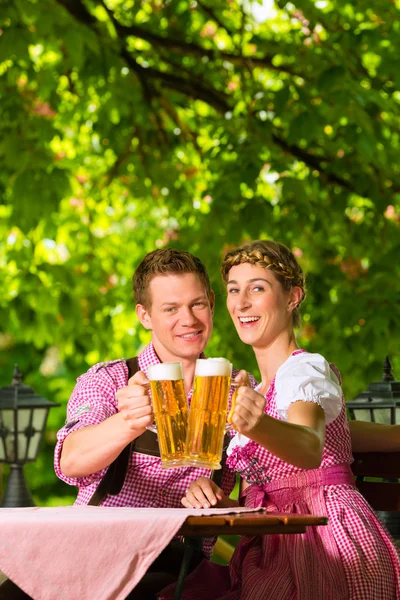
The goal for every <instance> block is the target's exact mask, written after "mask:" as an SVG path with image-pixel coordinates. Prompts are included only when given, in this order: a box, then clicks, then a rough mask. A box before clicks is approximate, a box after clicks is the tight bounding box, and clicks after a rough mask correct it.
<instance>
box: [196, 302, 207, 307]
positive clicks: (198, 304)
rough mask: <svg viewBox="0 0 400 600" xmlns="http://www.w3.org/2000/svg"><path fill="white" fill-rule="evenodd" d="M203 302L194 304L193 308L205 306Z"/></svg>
mask: <svg viewBox="0 0 400 600" xmlns="http://www.w3.org/2000/svg"><path fill="white" fill-rule="evenodd" d="M205 305H206V304H205V302H195V303H194V304H193V306H205Z"/></svg>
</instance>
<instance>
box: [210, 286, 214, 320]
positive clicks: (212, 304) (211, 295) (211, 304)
mask: <svg viewBox="0 0 400 600" xmlns="http://www.w3.org/2000/svg"><path fill="white" fill-rule="evenodd" d="M210 308H211V314H212V316H214V309H215V294H214V292H213V291H212V290H211V292H210Z"/></svg>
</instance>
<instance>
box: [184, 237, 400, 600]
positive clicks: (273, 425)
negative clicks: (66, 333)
mask: <svg viewBox="0 0 400 600" xmlns="http://www.w3.org/2000/svg"><path fill="white" fill-rule="evenodd" d="M222 273H223V278H224V280H225V282H226V284H227V291H228V297H227V306H228V310H229V313H230V315H231V317H232V319H233V322H234V324H235V327H236V329H237V332H238V334H239V337H240V339H241V340H242V341H243V342H244V343H246V344H249V345H251V346H252V347H253V350H254V352H255V355H256V359H257V362H258V366H259V369H260V373H261V376H262V382H261V384H260V385H259V386H258V388H256V390H253V389H251V388H249V387H246V386H243V387H241V388H239V391H238V395H237V401H236V407H235V410H234V414H233V416H232V423H233V424H234V426H235V428H236V429H237V431H238V434H237V435H236V436H235V437H234V438H233V440H232V442H231V445H230V448H229V458H228V464H229V465H230V466H231V468H234V469H236V470H237V471H238V472H239V473H240V474H241V475H242V478H243V485H242V494H241V504H243V505H245V506H249V507H255V506H265V507H266V508H267V510H271V511H279V512H291V513H293V512H296V513H314V514H321V515H327V516H328V517H329V525H328V526H326V527H319V528H309V529H308V531H307V532H306V533H305V534H301V535H296V536H286V535H281V536H280V535H268V536H257V537H251V538H249V537H245V538H242V539H241V541H240V543H239V545H238V547H237V548H236V551H235V554H234V556H233V558H232V561H231V563H230V586H228V588H227V587H226V586H225V589H223V587H224V586H221V588H220V589H219V590H218V589H215V590H212V584H211V583H210V584H209V585H210V588H211V589H209V591H208V593H207V597H208V598H223V599H224V600H236V599H239V598H240V599H244V600H266V599H271V600H272V599H273V600H289V599H298V600H300V599H301V600H307V599H310V600H315V599H317V598H318V599H320V598H321V599H323V600H348V599H357V600H358V599H368V600H382V599H383V598H385V600H391V599H394V598H400V566H399V557H398V554H397V550H396V548H395V546H394V544H393V541H392V540H391V538H390V536H389V534H388V533H387V532H386V530H385V529H384V527H383V526H382V525H381V523H380V522H379V521H378V519H377V518H376V516H375V514H374V512H373V511H372V509H371V508H370V507H369V505H368V504H367V502H366V501H365V499H364V498H363V497H362V496H361V494H360V493H359V492H358V491H357V489H356V488H355V486H354V478H353V476H352V474H351V469H350V466H349V465H350V463H351V462H352V460H353V459H352V454H351V442H350V433H349V428H348V423H347V419H346V409H345V403H344V399H343V394H342V390H341V382H340V375H339V373H338V371H337V370H336V368H335V367H334V366H333V365H331V364H329V363H328V362H327V361H326V360H325V359H324V358H323V357H322V356H321V355H320V354H311V353H308V352H305V351H303V350H301V349H299V348H298V346H297V343H296V338H295V335H294V332H293V327H294V326H296V325H298V322H299V313H298V308H299V305H300V304H301V302H302V300H303V299H304V293H305V281H304V275H303V273H302V270H301V268H300V266H299V265H298V263H297V261H296V259H295V257H294V256H293V255H292V253H291V252H290V251H289V250H288V249H287V248H286V247H285V246H282V245H281V244H277V243H274V242H269V241H258V242H252V243H250V244H246V245H244V246H242V247H240V248H237V249H235V250H232V251H231V252H228V254H226V256H225V258H224V261H223V266H222ZM229 502H231V501H229V500H228V499H226V498H224V495H223V492H222V491H221V490H220V489H219V488H217V487H216V486H215V485H214V484H212V482H211V483H210V482H209V481H207V480H203V479H201V480H198V481H197V482H194V483H193V484H191V486H190V488H189V490H188V491H187V493H186V496H185V498H184V499H183V500H182V503H183V505H184V506H186V507H198V506H200V505H201V506H207V505H213V506H217V505H218V506H223V505H227V504H228V503H229ZM210 579H211V578H210ZM210 579H208V581H209V582H210ZM184 597H185V598H186V597H187V598H192V597H193V598H194V597H196V594H192V595H191V592H190V590H188V595H187V596H186V595H185V596H184Z"/></svg>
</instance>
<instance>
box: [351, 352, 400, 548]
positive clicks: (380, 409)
mask: <svg viewBox="0 0 400 600" xmlns="http://www.w3.org/2000/svg"><path fill="white" fill-rule="evenodd" d="M346 406H347V408H348V410H349V413H350V418H351V419H356V420H358V421H371V422H373V423H384V424H385V425H395V424H396V423H397V424H399V423H400V381H397V379H395V378H394V376H393V373H392V365H391V363H390V360H389V357H388V356H387V357H386V358H385V362H384V365H383V377H382V379H381V380H380V381H377V382H375V383H370V384H369V385H368V387H367V389H366V391H365V392H362V393H361V394H359V395H358V396H356V397H355V398H354V400H352V401H351V402H346ZM377 515H378V517H379V518H380V519H381V521H382V522H383V523H385V525H386V527H387V528H388V529H389V531H390V533H391V534H392V535H393V537H394V538H396V539H399V538H400V513H398V512H387V511H377Z"/></svg>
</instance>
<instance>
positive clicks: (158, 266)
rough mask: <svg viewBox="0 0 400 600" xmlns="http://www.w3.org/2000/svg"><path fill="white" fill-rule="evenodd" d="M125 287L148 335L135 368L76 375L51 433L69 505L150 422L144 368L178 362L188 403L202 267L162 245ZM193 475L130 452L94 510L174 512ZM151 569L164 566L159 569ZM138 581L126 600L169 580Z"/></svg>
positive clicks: (201, 344) (204, 303)
mask: <svg viewBox="0 0 400 600" xmlns="http://www.w3.org/2000/svg"><path fill="white" fill-rule="evenodd" d="M133 289H134V296H135V300H136V302H137V304H136V313H137V315H138V318H139V320H140V322H141V324H142V325H143V327H145V329H148V330H150V331H151V334H152V341H151V343H150V344H149V345H148V346H147V347H146V348H145V349H144V350H143V352H142V353H141V354H140V355H139V357H138V364H139V369H140V371H139V372H137V373H136V374H135V375H134V376H133V377H131V378H130V379H129V380H128V369H127V366H126V362H125V361H124V360H115V361H111V362H108V363H100V364H97V365H94V366H93V367H92V368H91V369H89V371H88V372H87V373H86V374H84V375H82V376H81V377H79V378H78V382H77V385H76V387H75V389H74V391H73V393H72V396H71V398H70V400H69V403H68V408H67V423H66V425H65V427H63V428H62V429H61V430H60V431H59V432H58V436H57V437H58V441H57V446H56V449H55V470H56V473H57V475H58V476H59V477H60V478H61V479H62V480H63V481H65V482H66V483H68V484H70V485H75V486H78V488H79V491H78V497H77V500H76V504H87V503H88V502H89V500H90V498H91V497H92V495H93V493H94V492H95V490H96V488H97V486H98V485H99V482H100V481H101V479H102V478H103V477H104V475H105V473H106V471H107V468H108V466H109V465H110V464H111V463H112V462H113V460H114V459H115V458H116V457H117V456H118V455H119V454H120V453H121V451H122V450H123V449H124V448H125V447H126V446H127V444H129V442H131V441H132V440H135V439H137V438H138V437H139V436H140V435H141V434H143V433H144V432H145V428H146V427H147V426H148V425H150V424H151V423H152V421H153V413H152V408H151V402H150V399H149V396H148V393H147V389H146V384H147V376H146V375H147V368H148V367H149V365H151V364H157V363H159V362H176V361H179V362H181V363H182V369H183V377H184V386H185V391H186V394H187V397H188V400H189V402H190V399H191V395H192V385H193V380H194V370H195V365H196V360H197V359H198V358H199V357H201V356H204V355H203V350H204V348H205V347H206V345H207V342H208V340H209V338H210V335H211V332H212V316H213V310H214V294H213V292H212V290H211V286H210V281H209V278H208V275H207V272H206V270H205V267H204V265H203V264H202V262H201V261H200V260H199V259H198V258H196V257H194V256H192V255H191V254H189V253H188V252H183V251H179V250H173V249H169V248H166V249H161V250H155V251H154V252H151V253H150V254H148V255H147V256H145V258H144V259H143V261H142V262H141V263H140V265H139V266H138V268H137V270H136V272H135V275H134V278H133ZM252 383H253V384H254V380H252ZM201 476H203V477H209V476H210V471H209V470H208V469H202V468H193V467H182V468H180V469H163V468H162V467H161V460H160V458H158V457H155V456H151V455H149V454H142V453H139V452H132V453H131V457H130V462H129V467H128V471H127V474H126V477H125V481H124V485H123V487H122V489H121V491H120V493H119V494H117V495H115V496H111V495H107V496H106V497H105V499H104V500H103V502H102V505H103V506H136V507H150V506H151V507H182V505H181V499H182V497H183V496H184V495H185V491H186V490H187V488H188V487H189V485H190V484H191V483H192V482H193V481H195V480H196V479H198V478H199V477H201ZM234 483H235V476H234V473H233V472H232V471H229V470H228V469H226V470H225V469H224V472H223V475H222V481H221V483H220V485H221V488H222V489H223V491H224V494H225V495H226V497H228V496H229V494H230V493H231V491H232V489H233V486H234ZM212 547H213V540H206V541H205V543H204V544H203V552H204V554H205V555H206V556H207V557H209V556H210V555H211V551H212ZM179 552H180V551H179V546H178V555H179ZM178 555H177V560H176V562H177V565H176V571H178V568H179V563H180V560H179V556H178ZM201 558H202V556H201V555H199V556H198V557H197V561H199V560H200V559H201ZM168 560H169V561H170V560H171V557H170V556H169V557H168ZM159 562H160V561H159ZM161 562H162V557H161ZM159 568H160V569H161V570H162V571H163V569H164V567H163V565H160V567H159ZM170 575H171V574H170ZM176 575H177V573H176ZM145 579H146V581H142V582H141V584H139V586H137V588H135V590H134V592H133V595H132V597H134V598H141V597H143V598H151V597H153V596H154V594H155V592H156V591H158V590H159V589H161V588H162V587H164V585H165V584H167V583H169V582H170V581H171V580H173V579H171V578H169V579H168V578H167V577H163V576H161V575H160V574H159V573H158V575H156V574H154V573H153V574H152V575H151V576H149V577H147V578H145ZM153 584H154V585H153ZM144 586H146V588H145V589H146V591H143V590H144ZM141 588H143V590H141Z"/></svg>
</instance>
